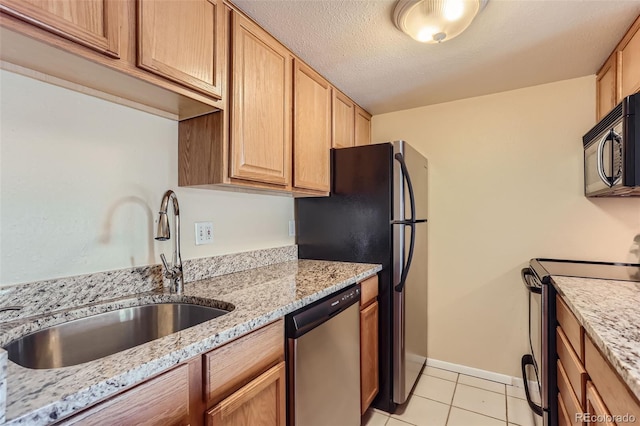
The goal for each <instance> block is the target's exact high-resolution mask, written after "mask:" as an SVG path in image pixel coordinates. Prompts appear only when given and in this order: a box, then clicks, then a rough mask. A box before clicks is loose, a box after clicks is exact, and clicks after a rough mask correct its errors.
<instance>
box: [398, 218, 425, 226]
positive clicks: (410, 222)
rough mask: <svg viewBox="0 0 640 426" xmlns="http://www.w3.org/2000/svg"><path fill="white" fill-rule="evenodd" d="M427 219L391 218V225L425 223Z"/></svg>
mask: <svg viewBox="0 0 640 426" xmlns="http://www.w3.org/2000/svg"><path fill="white" fill-rule="evenodd" d="M426 221H427V219H417V220H392V221H391V224H392V225H411V224H412V223H425V222H426Z"/></svg>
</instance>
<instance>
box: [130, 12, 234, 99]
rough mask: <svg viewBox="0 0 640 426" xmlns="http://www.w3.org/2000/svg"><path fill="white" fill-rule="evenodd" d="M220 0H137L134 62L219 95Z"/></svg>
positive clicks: (221, 40)
mask: <svg viewBox="0 0 640 426" xmlns="http://www.w3.org/2000/svg"><path fill="white" fill-rule="evenodd" d="M224 33H225V31H224V10H223V6H222V1H221V0H163V1H156V0H138V66H139V67H140V68H143V69H145V70H147V71H150V72H152V73H154V74H158V75H160V76H162V77H165V78H168V79H169V80H172V81H175V82H177V83H181V84H183V85H185V86H188V87H190V88H192V89H195V90H198V91H200V92H203V93H205V94H208V95H212V96H214V97H217V98H220V97H221V84H222V67H223V66H224V64H223V59H224V58H223V56H222V55H223V52H224V51H223V39H224Z"/></svg>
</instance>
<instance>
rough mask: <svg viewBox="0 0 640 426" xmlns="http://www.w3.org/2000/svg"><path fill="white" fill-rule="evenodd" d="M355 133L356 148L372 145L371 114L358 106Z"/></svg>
mask: <svg viewBox="0 0 640 426" xmlns="http://www.w3.org/2000/svg"><path fill="white" fill-rule="evenodd" d="M355 132H356V133H355V143H356V146H360V145H369V144H370V143H371V114H369V113H368V112H367V111H365V110H363V109H362V108H360V107H359V106H356V123H355Z"/></svg>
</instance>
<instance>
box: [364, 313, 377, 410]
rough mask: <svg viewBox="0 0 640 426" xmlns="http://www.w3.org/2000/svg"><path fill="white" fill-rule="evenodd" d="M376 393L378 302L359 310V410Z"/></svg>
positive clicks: (371, 399)
mask: <svg viewBox="0 0 640 426" xmlns="http://www.w3.org/2000/svg"><path fill="white" fill-rule="evenodd" d="M377 394H378V302H377V301H376V302H373V303H372V304H370V305H369V306H367V307H366V308H364V309H362V310H361V311H360V411H361V414H364V412H365V411H367V408H369V405H371V402H372V401H373V398H375V396H376V395H377Z"/></svg>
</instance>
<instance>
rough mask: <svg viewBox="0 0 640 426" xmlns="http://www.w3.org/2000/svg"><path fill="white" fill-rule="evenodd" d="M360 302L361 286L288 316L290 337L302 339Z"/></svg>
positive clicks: (343, 291) (350, 288) (340, 292)
mask: <svg viewBox="0 0 640 426" xmlns="http://www.w3.org/2000/svg"><path fill="white" fill-rule="evenodd" d="M359 302H360V286H359V285H353V286H351V287H348V288H347V289H344V290H342V291H339V292H337V293H334V294H331V295H329V296H327V297H325V298H324V299H322V300H319V301H317V302H314V303H312V304H310V305H308V306H305V307H302V308H300V309H298V310H297V311H295V312H292V313H290V314H289V315H287V316H286V319H285V324H286V329H287V335H288V336H289V337H294V338H297V337H300V336H301V335H303V334H305V333H306V332H308V331H310V330H312V329H313V328H315V327H317V326H319V325H320V324H322V323H323V322H325V321H328V320H329V319H330V318H332V317H334V316H336V315H339V314H340V312H342V311H344V310H345V309H347V308H349V307H350V306H352V305H355V304H356V303H359Z"/></svg>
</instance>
